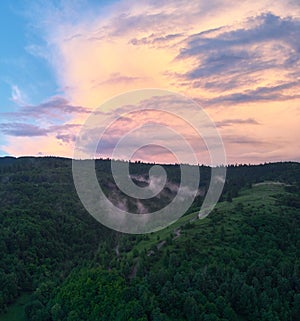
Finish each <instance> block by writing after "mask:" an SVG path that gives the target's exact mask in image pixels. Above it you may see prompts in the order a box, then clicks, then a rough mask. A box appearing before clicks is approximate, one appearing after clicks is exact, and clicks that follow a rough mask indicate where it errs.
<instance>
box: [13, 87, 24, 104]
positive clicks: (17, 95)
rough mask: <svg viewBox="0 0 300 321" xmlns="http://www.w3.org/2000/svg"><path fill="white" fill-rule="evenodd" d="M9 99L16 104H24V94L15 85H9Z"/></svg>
mask: <svg viewBox="0 0 300 321" xmlns="http://www.w3.org/2000/svg"><path fill="white" fill-rule="evenodd" d="M11 100H12V101H13V102H14V103H16V104H17V105H25V96H24V94H23V93H22V92H21V90H20V88H19V87H18V86H17V85H12V86H11Z"/></svg>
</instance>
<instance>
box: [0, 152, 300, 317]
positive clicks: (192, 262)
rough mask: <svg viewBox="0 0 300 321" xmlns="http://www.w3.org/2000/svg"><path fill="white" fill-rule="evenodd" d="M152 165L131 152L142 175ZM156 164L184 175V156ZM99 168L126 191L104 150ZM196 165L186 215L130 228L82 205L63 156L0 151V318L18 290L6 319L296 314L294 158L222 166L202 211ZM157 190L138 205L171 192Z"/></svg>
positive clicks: (298, 173)
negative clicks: (210, 205)
mask: <svg viewBox="0 0 300 321" xmlns="http://www.w3.org/2000/svg"><path fill="white" fill-rule="evenodd" d="M151 166H153V164H144V163H140V162H135V163H130V172H131V174H132V175H133V177H135V178H137V177H140V176H143V177H147V173H148V172H149V170H150V168H151ZM163 166H164V168H165V170H166V172H167V175H168V181H170V182H172V183H173V184H179V183H180V167H179V166H178V165H163ZM95 168H96V172H97V177H98V180H99V184H100V185H101V186H102V187H103V190H104V191H105V193H106V194H107V195H108V197H112V198H117V197H121V196H122V193H121V192H120V191H118V189H117V187H116V186H115V184H114V181H113V178H112V175H111V171H110V168H111V161H110V160H108V159H106V160H103V159H102V160H96V165H95ZM199 171H200V173H201V181H200V184H199V190H201V191H202V193H200V194H199V196H198V197H197V198H196V199H195V200H194V203H193V204H192V205H191V207H190V209H189V210H188V211H187V212H186V213H185V215H183V216H182V217H181V218H180V219H179V220H178V221H177V222H175V223H174V224H173V225H171V226H169V227H167V228H165V229H163V230H160V231H158V232H153V233H149V234H143V235H129V234H123V233H120V232H116V231H113V230H110V229H108V228H107V227H105V226H103V225H101V224H100V223H99V222H98V221H96V220H95V219H94V218H93V217H92V216H91V215H90V214H88V213H87V211H86V210H85V209H84V207H83V205H82V204H81V202H80V199H79V198H78V196H77V193H76V190H75V187H74V183H73V179H72V161H71V160H70V159H67V158H58V157H21V158H13V157H4V158H0V196H1V197H0V202H1V210H0V224H1V234H0V248H1V254H2V255H1V259H0V321H6V320H7V318H8V317H7V315H8V313H10V312H11V309H12V307H13V306H14V305H15V304H16V302H18V300H19V299H20V298H22V297H23V298H24V297H26V300H25V301H26V302H24V303H23V304H22V306H21V308H20V310H19V312H18V315H17V317H16V318H15V320H12V319H11V321H26V320H28V321H30V320H32V321H42V320H43V321H94V320H99V321H111V320H115V321H148V320H151V321H184V320H188V321H198V320H199V321H218V320H222V321H234V320H236V321H253V320H260V321H285V320H287V321H297V320H300V164H299V163H296V162H279V163H266V164H261V165H246V164H244V165H230V166H228V167H227V178H226V182H225V186H224V189H223V193H222V195H221V198H220V201H219V203H218V204H217V206H216V207H215V209H214V210H213V212H212V213H211V214H210V215H209V216H208V217H206V218H204V219H198V216H197V214H198V211H199V209H200V206H201V204H202V201H203V198H204V197H205V192H206V191H207V187H208V184H209V179H210V174H211V168H210V167H208V166H204V165H202V166H199ZM137 184H141V182H138V181H137ZM162 195H163V196H164V197H159V196H157V197H155V198H153V199H152V200H151V201H149V200H147V201H146V202H145V203H144V204H143V206H145V207H146V208H148V209H150V210H155V209H156V208H158V207H161V206H165V205H166V204H168V202H170V201H171V200H172V198H173V197H174V195H173V192H172V191H171V190H165V191H163V194H162ZM128 204H129V206H130V207H131V208H132V209H135V207H136V202H135V200H133V199H132V200H131V199H129V200H128Z"/></svg>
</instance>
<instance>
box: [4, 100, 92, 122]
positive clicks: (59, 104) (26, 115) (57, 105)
mask: <svg viewBox="0 0 300 321" xmlns="http://www.w3.org/2000/svg"><path fill="white" fill-rule="evenodd" d="M89 113H90V110H89V109H87V108H85V107H82V106H73V105H71V104H70V103H69V102H68V100H67V99H66V98H63V97H58V96H55V97H52V98H50V99H49V100H47V101H45V102H42V103H41V104H38V105H27V104H22V105H21V106H20V108H19V110H18V111H16V112H7V113H0V115H1V116H2V117H5V118H18V119H19V118H22V119H41V118H45V117H47V118H48V119H49V117H50V118H51V117H52V118H54V119H63V118H65V117H66V116H67V115H70V114H89Z"/></svg>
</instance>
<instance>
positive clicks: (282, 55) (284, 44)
mask: <svg viewBox="0 0 300 321" xmlns="http://www.w3.org/2000/svg"><path fill="white" fill-rule="evenodd" d="M299 34H300V19H299V18H298V19H296V18H291V17H285V18H282V17H279V16H276V15H274V14H272V13H267V14H261V15H259V16H257V17H251V18H248V19H247V20H246V21H245V22H244V23H243V24H242V27H241V26H240V24H237V25H231V26H225V27H220V28H217V29H213V30H207V31H204V32H200V33H197V34H194V35H191V36H190V37H188V38H187V40H186V45H185V47H184V48H182V49H180V53H179V55H178V56H177V59H178V60H180V61H181V60H185V59H193V61H194V62H193V63H192V65H193V66H194V67H193V68H192V69H190V70H189V71H187V72H185V73H184V74H183V75H181V77H182V78H183V79H185V80H186V81H189V82H188V83H187V84H188V85H189V86H192V87H194V88H200V87H202V88H203V89H208V90H214V91H229V90H234V89H235V90H239V92H236V93H231V94H230V95H229V96H223V97H219V98H216V99H215V101H221V99H224V100H225V101H227V100H230V101H231V102H235V101H237V102H238V101H253V100H255V95H256V97H257V100H265V99H272V97H266V96H267V95H266V94H267V93H269V94H271V92H275V91H278V92H281V94H278V95H277V96H273V100H276V99H277V98H278V99H280V100H285V99H289V98H290V96H292V95H287V96H285V95H284V94H282V91H284V90H286V89H288V88H289V86H296V85H297V86H299V83H296V82H295V78H294V77H293V76H292V73H295V70H300V45H299V42H298V41H297V40H296V39H297V35H299ZM272 74H273V75H274V74H276V76H277V77H278V78H277V79H276V78H274V76H273V77H272V76H271V77H270V75H272ZM268 80H269V82H270V81H272V82H273V83H272V84H270V85H269V86H260V87H258V88H257V89H255V90H253V89H252V88H253V86H255V85H257V84H258V83H261V82H262V81H265V82H266V81H268ZM276 82H277V84H276ZM280 82H281V83H282V82H283V83H286V84H284V85H282V84H280ZM278 83H279V84H278ZM249 87H252V88H251V90H250V89H249ZM242 88H245V89H246V91H245V92H241V91H240V89H242ZM294 97H296V98H298V95H295V96H294Z"/></svg>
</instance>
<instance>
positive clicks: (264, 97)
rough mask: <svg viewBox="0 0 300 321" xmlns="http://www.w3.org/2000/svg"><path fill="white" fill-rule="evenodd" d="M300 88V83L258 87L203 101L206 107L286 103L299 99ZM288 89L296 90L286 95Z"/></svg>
mask: <svg viewBox="0 0 300 321" xmlns="http://www.w3.org/2000/svg"><path fill="white" fill-rule="evenodd" d="M299 87H300V81H297V82H295V81H292V82H290V83H286V84H281V85H277V86H270V87H258V88H256V89H254V90H246V91H244V92H240V93H233V94H229V95H223V96H219V97H216V98H213V99H210V100H207V101H202V103H203V104H205V105H218V104H222V105H228V104H229V105H230V104H240V103H250V102H258V101H271V102H272V101H286V100H293V99H299V98H300V94H298V90H299ZM287 89H294V90H293V91H292V92H291V91H290V92H289V93H288V92H287V93H285V92H284V91H285V90H287Z"/></svg>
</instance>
